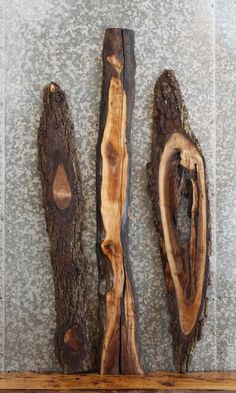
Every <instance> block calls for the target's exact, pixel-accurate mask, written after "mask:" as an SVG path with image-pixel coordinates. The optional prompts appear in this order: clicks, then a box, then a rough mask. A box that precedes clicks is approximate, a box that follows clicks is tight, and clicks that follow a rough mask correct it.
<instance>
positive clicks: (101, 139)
mask: <svg viewBox="0 0 236 393" xmlns="http://www.w3.org/2000/svg"><path fill="white" fill-rule="evenodd" d="M134 74H135V58H134V34H133V32H132V31H130V30H125V29H108V30H106V33H105V38H104V44H103V86H102V98H101V109H100V127H99V136H98V144H97V255H98V267H99V304H100V325H101V370H100V371H101V373H102V374H120V373H124V374H137V373H142V367H141V365H140V350H139V344H138V326H137V317H136V305H135V300H134V288H133V283H132V278H131V271H130V266H129V260H128V207H129V183H130V150H129V149H130V128H131V116H132V109H133V100H134Z"/></svg>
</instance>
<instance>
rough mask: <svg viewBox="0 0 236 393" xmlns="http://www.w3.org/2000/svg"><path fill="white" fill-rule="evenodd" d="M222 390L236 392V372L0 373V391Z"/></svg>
mask: <svg viewBox="0 0 236 393" xmlns="http://www.w3.org/2000/svg"><path fill="white" fill-rule="evenodd" d="M192 389H193V390H195V391H196V390H204V391H206V390H213V391H214V390H215V391H216V390H218V391H219V390H221V391H236V372H202V373H189V374H177V373H174V372H164V371H160V372H156V373H150V374H146V375H132V376H131V375H119V376H112V375H108V376H106V375H98V374H86V375H79V374H73V375H65V374H61V373H33V372H17V373H15V372H10V373H6V372H3V373H0V391H1V392H9V391H14V390H15V391H17V390H18V391H24V390H26V391H27V390H28V391H31V392H34V391H37V390H40V391H60V390H64V391H66V392H73V391H74V392H75V391H77V392H79V391H80V392H81V391H91V390H93V391H101V390H103V391H104V390H105V391H106V390H111V391H115V390H131V391H132V390H136V391H137V390H142V391H143V390H146V391H158V390H160V391H165V390H166V391H171V390H172V391H173V390H181V391H186V390H188V391H189V390H192Z"/></svg>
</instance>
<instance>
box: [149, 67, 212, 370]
mask: <svg viewBox="0 0 236 393" xmlns="http://www.w3.org/2000/svg"><path fill="white" fill-rule="evenodd" d="M147 169H148V176H149V186H148V191H149V194H150V196H151V200H152V203H153V210H154V219H155V224H156V228H157V231H158V235H159V241H160V249H161V257H162V262H163V269H164V275H165V280H166V285H167V290H168V294H169V305H170V313H171V331H172V335H173V351H174V363H175V367H176V369H177V371H181V372H185V371H187V370H188V366H189V362H190V357H191V350H192V349H193V347H194V345H195V343H196V341H197V340H199V339H200V337H201V331H202V324H203V320H204V318H205V316H206V287H207V282H208V270H209V266H208V265H209V258H208V251H209V242H210V229H209V208H208V197H207V186H206V171H205V162H204V158H203V156H202V153H201V150H200V147H199V144H198V142H197V140H196V138H195V137H194V136H193V134H192V132H191V130H190V128H189V124H188V115H187V110H186V107H185V105H184V102H183V99H182V96H181V92H180V88H179V85H178V82H177V80H176V78H175V76H174V73H173V71H167V70H166V71H164V72H163V73H162V75H161V76H160V77H159V79H158V80H157V83H156V86H155V91H154V118H153V136H152V156H151V163H149V164H148V167H147Z"/></svg>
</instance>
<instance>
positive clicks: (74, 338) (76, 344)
mask: <svg viewBox="0 0 236 393" xmlns="http://www.w3.org/2000/svg"><path fill="white" fill-rule="evenodd" d="M64 343H65V344H66V345H67V346H68V347H69V348H70V349H72V350H73V351H75V352H76V351H79V350H82V348H83V343H82V339H81V337H80V331H79V326H78V325H73V326H72V327H71V328H70V329H68V330H67V331H66V333H65V335H64Z"/></svg>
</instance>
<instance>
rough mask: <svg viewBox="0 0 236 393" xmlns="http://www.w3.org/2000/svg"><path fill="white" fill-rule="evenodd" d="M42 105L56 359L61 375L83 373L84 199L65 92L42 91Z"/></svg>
mask: <svg viewBox="0 0 236 393" xmlns="http://www.w3.org/2000/svg"><path fill="white" fill-rule="evenodd" d="M43 105H44V107H43V114H42V117H41V122H40V128H39V133H38V149H39V170H40V173H41V181H42V190H43V205H44V209H45V218H46V224H47V231H48V234H49V238H50V242H51V261H52V267H53V274H54V284H55V300H56V314H57V317H56V323H57V327H56V335H55V347H56V354H57V357H58V360H59V363H60V365H61V366H62V367H63V370H64V372H65V373H74V372H85V371H90V370H91V369H92V368H93V367H94V364H93V362H94V360H93V359H94V350H92V347H91V342H92V340H90V337H89V330H88V319H89V316H88V307H87V300H86V290H85V289H86V277H85V273H86V260H85V257H84V254H83V249H82V243H81V234H82V220H83V197H82V191H81V180H80V173H79V168H78V163H77V158H76V149H75V140H74V126H73V123H72V121H71V120H70V116H69V110H68V105H67V101H66V96H65V93H64V92H63V91H62V90H61V89H60V87H59V86H58V85H56V84H55V83H51V84H49V85H48V86H46V87H45V89H44V94H43ZM46 328H47V327H46V326H45V329H46Z"/></svg>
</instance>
